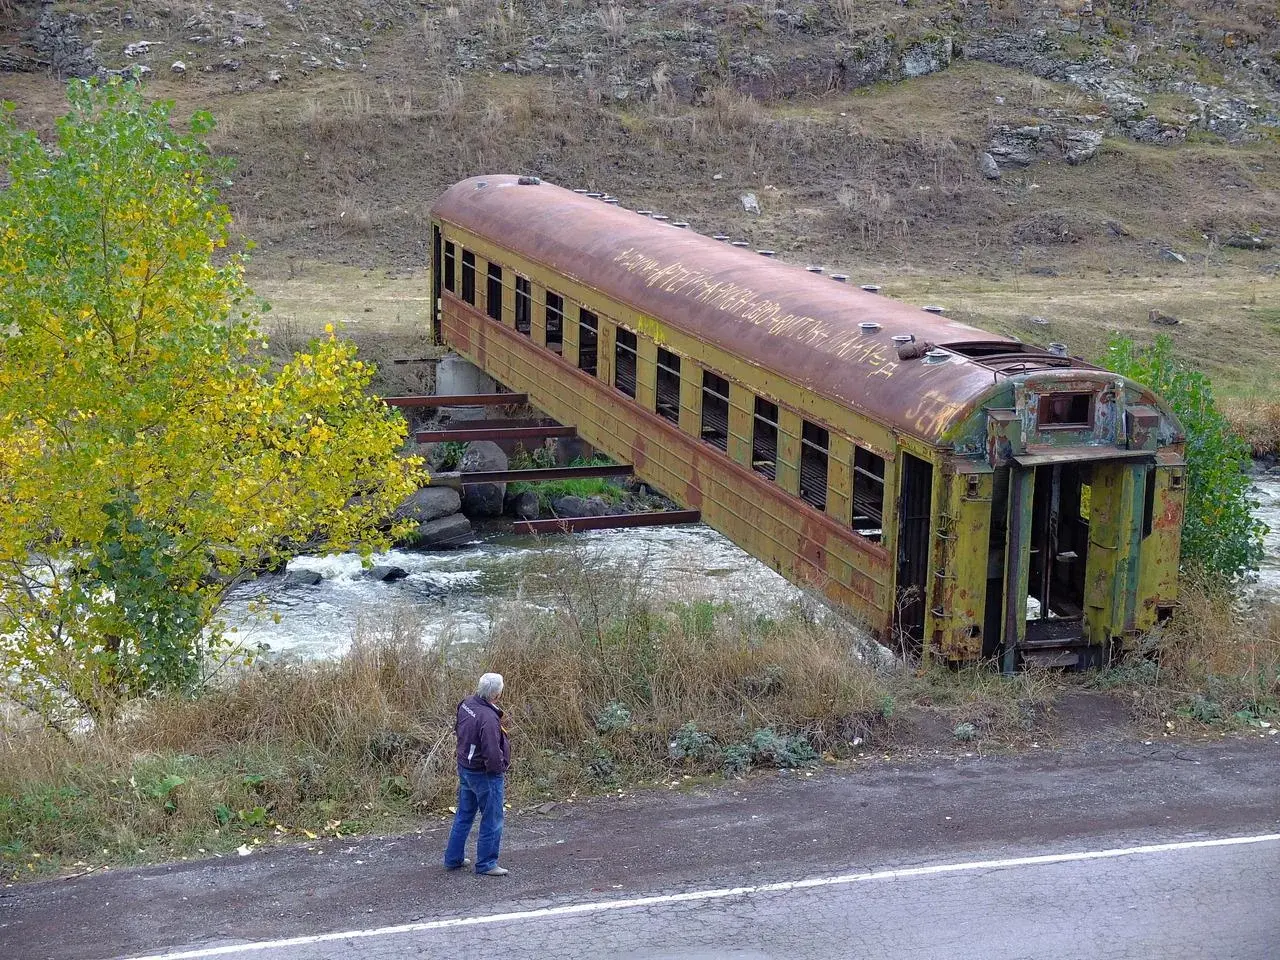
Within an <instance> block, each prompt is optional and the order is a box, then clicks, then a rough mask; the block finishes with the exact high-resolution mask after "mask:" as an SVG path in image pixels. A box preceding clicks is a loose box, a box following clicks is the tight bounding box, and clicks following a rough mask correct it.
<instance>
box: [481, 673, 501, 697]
mask: <svg viewBox="0 0 1280 960" xmlns="http://www.w3.org/2000/svg"><path fill="white" fill-rule="evenodd" d="M501 692H502V674H500V673H486V674H485V675H484V676H483V677H481V678H480V682H479V683H477V684H476V696H478V697H481V698H482V699H484V700H492V699H493V698H494V697H496V696H497V695H498V694H500V693H501Z"/></svg>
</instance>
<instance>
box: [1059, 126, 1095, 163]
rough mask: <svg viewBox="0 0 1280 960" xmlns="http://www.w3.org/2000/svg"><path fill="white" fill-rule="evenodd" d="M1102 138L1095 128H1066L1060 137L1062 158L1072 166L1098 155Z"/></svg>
mask: <svg viewBox="0 0 1280 960" xmlns="http://www.w3.org/2000/svg"><path fill="white" fill-rule="evenodd" d="M1102 139H1103V138H1102V134H1101V133H1100V132H1098V131H1097V130H1068V131H1067V133H1066V135H1065V136H1064V137H1063V138H1062V155H1063V158H1064V159H1065V160H1066V161H1067V163H1069V164H1071V165H1072V166H1075V165H1076V164H1078V163H1084V162H1085V161H1086V160H1092V159H1093V158H1094V157H1096V156H1097V155H1098V149H1099V148H1100V147H1101V146H1102Z"/></svg>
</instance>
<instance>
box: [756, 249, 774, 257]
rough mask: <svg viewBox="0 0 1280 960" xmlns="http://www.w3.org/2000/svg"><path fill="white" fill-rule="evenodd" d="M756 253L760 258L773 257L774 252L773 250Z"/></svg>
mask: <svg viewBox="0 0 1280 960" xmlns="http://www.w3.org/2000/svg"><path fill="white" fill-rule="evenodd" d="M756 253H758V254H760V256H762V257H772V256H773V251H772V250H757V251H756Z"/></svg>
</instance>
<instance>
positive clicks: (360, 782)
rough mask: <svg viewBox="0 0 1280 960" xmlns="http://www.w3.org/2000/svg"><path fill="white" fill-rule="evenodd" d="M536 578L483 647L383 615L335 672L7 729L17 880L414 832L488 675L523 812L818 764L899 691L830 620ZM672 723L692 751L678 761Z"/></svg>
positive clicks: (263, 675)
mask: <svg viewBox="0 0 1280 960" xmlns="http://www.w3.org/2000/svg"><path fill="white" fill-rule="evenodd" d="M524 576H525V580H526V583H525V587H524V589H523V591H522V592H523V593H524V595H525V596H526V597H528V598H535V599H538V600H540V601H545V600H547V599H551V600H553V601H554V602H555V604H556V609H555V612H551V611H550V610H548V608H547V606H546V605H545V603H541V602H540V603H539V604H538V605H536V606H534V607H532V608H531V607H530V606H528V605H527V604H523V603H522V604H520V605H518V606H512V607H510V608H508V609H506V610H502V611H498V613H497V615H496V617H495V621H494V624H493V628H492V634H491V636H490V638H489V639H488V640H487V641H485V642H483V643H480V644H478V645H473V646H465V647H458V648H450V647H447V646H446V647H442V648H436V649H430V650H428V649H425V648H423V646H422V645H421V644H420V642H418V640H417V639H416V638H417V637H418V636H420V629H419V628H418V627H417V625H416V624H415V623H414V622H413V621H412V619H411V618H407V617H400V618H392V619H391V620H390V621H389V622H382V623H367V624H362V625H361V627H360V629H359V630H358V631H357V637H356V642H355V643H354V644H353V646H352V647H351V649H350V651H349V652H348V653H347V654H345V655H344V656H343V657H341V658H340V659H338V660H335V661H331V662H319V663H317V662H311V663H291V662H287V661H280V662H272V663H265V664H262V665H261V666H260V667H259V668H258V669H253V670H249V671H246V672H243V673H241V674H239V675H237V676H235V677H234V678H231V679H230V680H228V681H227V682H226V683H224V684H223V685H221V686H219V687H218V688H216V689H213V690H210V691H208V692H207V693H206V694H205V695H204V696H202V697H200V698H199V699H196V700H182V699H167V700H159V701H155V702H150V703H146V704H142V705H140V706H139V708H138V710H137V712H136V714H135V715H133V716H132V717H131V718H129V719H128V720H126V721H124V722H122V723H121V725H120V726H119V727H118V728H114V729H111V730H102V731H99V732H97V733H94V734H90V735H86V736H83V737H79V738H77V739H75V740H74V741H72V742H68V741H65V740H62V739H60V738H58V737H56V736H54V735H52V734H49V733H46V732H43V731H40V730H36V729H17V728H13V729H11V731H10V734H11V735H9V736H6V738H5V739H4V742H3V744H0V858H3V862H4V863H6V864H8V865H9V866H10V867H11V869H13V870H14V871H15V872H17V873H19V874H22V873H27V872H31V873H34V872H36V871H37V870H40V871H43V870H50V869H60V868H63V867H66V866H68V865H70V864H73V863H75V862H77V861H83V862H90V861H92V862H94V863H100V862H103V861H104V860H109V861H114V862H121V861H123V862H135V861H145V860H156V859H169V858H175V857H180V856H190V855H195V854H198V853H199V852H201V851H210V850H223V849H228V848H230V847H234V846H237V845H239V844H241V843H246V842H247V843H254V842H266V841H268V840H271V839H275V838H279V837H285V836H293V837H299V836H303V835H306V834H307V833H312V834H320V833H324V832H326V831H327V832H328V833H330V834H332V833H334V832H351V831H360V830H373V829H390V828H395V827H397V826H403V825H405V824H407V823H409V822H411V820H412V819H413V818H414V817H420V816H422V815H423V814H430V813H434V812H436V811H439V810H440V809H441V808H442V807H443V806H444V805H445V804H446V803H447V802H448V799H449V797H450V795H451V793H452V791H453V789H454V777H453V773H452V767H453V753H452V751H453V741H452V728H453V713H454V707H455V705H456V703H457V701H458V700H459V699H461V698H462V697H463V696H464V695H466V693H467V692H468V691H469V689H470V687H471V684H473V683H474V680H475V677H476V676H478V675H479V673H481V672H483V671H485V670H489V669H494V670H498V671H500V672H502V673H504V674H505V675H506V677H507V682H508V683H507V702H508V704H509V706H510V714H509V726H510V727H511V731H512V739H513V747H514V751H515V753H516V755H517V756H518V757H519V761H520V762H519V764H518V765H517V766H516V767H515V768H514V770H513V775H512V784H511V796H512V797H513V798H514V800H515V801H516V802H517V803H520V802H526V801H529V800H534V801H540V800H541V799H543V798H546V797H550V796H555V797H561V796H566V795H569V794H571V793H573V792H576V791H582V790H586V791H590V790H593V789H601V788H607V787H614V786H617V785H620V784H629V783H634V782H636V781H642V780H652V779H657V778H662V777H663V776H664V775H666V774H669V773H670V772H671V771H672V770H673V769H678V770H681V771H685V770H695V771H697V770H702V771H713V770H718V769H720V767H721V765H722V763H724V762H725V761H724V759H723V758H724V756H725V755H726V750H727V748H729V747H732V746H734V745H735V744H737V745H740V746H742V745H745V744H748V743H750V742H752V738H753V737H756V736H757V735H759V736H762V737H764V739H765V740H767V741H769V742H770V743H773V744H774V745H775V746H777V745H778V744H782V745H783V746H784V747H786V748H787V749H791V748H793V747H795V748H796V749H799V747H797V746H796V745H797V744H802V745H803V750H801V751H800V752H799V753H797V754H796V756H797V757H799V758H800V760H801V761H803V760H804V758H806V757H812V758H813V759H815V760H816V756H817V754H816V753H813V752H812V751H819V752H821V751H834V752H837V753H839V752H841V750H842V745H843V744H847V743H848V741H849V740H850V739H851V738H852V737H854V736H866V735H867V733H868V731H869V730H870V729H871V728H872V727H873V726H875V725H876V723H877V722H878V721H879V718H880V717H881V716H882V708H881V703H882V701H883V700H884V697H885V696H886V693H885V682H886V680H885V678H882V677H881V676H879V675H878V674H877V673H876V672H875V671H873V670H871V669H870V668H869V667H866V666H864V665H863V664H862V663H861V662H860V661H859V660H858V659H857V657H856V656H855V654H854V637H853V635H852V634H851V633H850V631H849V630H847V629H845V628H843V627H841V626H839V625H834V624H833V625H825V626H824V625H820V624H818V623H816V622H815V621H813V620H812V619H809V618H806V617H804V616H803V615H801V614H799V613H796V612H792V613H788V614H786V615H783V616H781V617H779V618H778V619H776V620H773V619H763V618H760V617H757V616H754V615H749V614H738V613H734V612H732V611H728V610H725V609H722V608H717V607H714V606H712V605H710V604H679V603H668V604H660V603H656V602H654V601H653V600H651V599H649V598H647V596H646V594H645V592H644V590H643V589H642V583H643V577H642V576H639V575H637V572H636V571H635V570H634V569H626V568H614V567H610V566H609V565H607V564H603V563H602V562H600V561H599V560H598V559H596V558H591V557H586V556H583V557H579V558H577V559H576V560H574V559H571V560H570V562H569V563H568V565H567V566H563V567H559V566H558V567H556V568H555V569H554V570H551V569H548V568H546V567H535V568H531V569H529V570H526V571H525V574H524ZM688 725H692V726H688ZM681 728H684V730H685V739H686V740H689V738H692V741H690V742H694V743H696V744H697V749H696V750H695V751H692V752H691V755H690V756H689V757H687V758H685V759H682V760H678V761H677V760H672V759H671V757H670V756H669V746H668V745H669V743H670V741H671V740H672V738H673V737H677V734H678V733H679V732H680V730H681ZM760 731H765V733H764V734H760ZM795 737H801V738H803V740H802V741H798V740H794V739H788V738H795ZM778 756H781V754H779V755H776V756H775V755H774V754H768V757H770V758H772V760H767V759H765V755H762V754H759V753H758V752H757V753H752V752H751V751H750V750H747V751H746V752H745V753H742V752H741V751H740V756H739V760H738V761H737V762H738V763H739V764H745V763H749V762H751V760H752V758H754V760H755V762H758V763H764V762H780V761H778ZM798 762H799V761H798ZM104 850H105V851H107V852H106V853H105V854H104V853H103V851H104ZM28 865H30V867H29V868H28Z"/></svg>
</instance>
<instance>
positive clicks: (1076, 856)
mask: <svg viewBox="0 0 1280 960" xmlns="http://www.w3.org/2000/svg"><path fill="white" fill-rule="evenodd" d="M1277 842H1280V833H1267V834H1260V835H1257V836H1250V837H1225V838H1222V839H1218V840H1184V841H1180V842H1178V843H1156V844H1150V845H1148V846H1142V847H1117V848H1114V849H1111V850H1088V851H1082V852H1079V853H1049V854H1042V855H1040V856H1034V857H1012V858H1009V859H1005V860H973V861H970V862H968V863H943V864H935V865H933V866H929V867H905V868H902V869H899V870H875V871H871V872H868V873H849V874H844V875H842V876H836V877H815V878H813V879H809V880H788V881H785V882H782V883H763V884H759V885H757V886H751V887H724V888H721V889H717V890H693V891H690V892H688V893H673V894H666V895H663V896H655V897H639V898H636V899H633V900H602V901H597V902H595V903H574V904H567V905H565V906H562V907H544V908H542V909H539V910H519V911H515V912H513V913H495V914H490V915H488V916H483V917H454V918H453V919H449V920H429V921H425V922H422V923H402V924H399V925H398V926H394V927H376V928H373V929H369V930H344V931H342V932H341V933H320V934H314V935H312V936H305V937H288V938H286V939H284V940H262V941H257V942H254V943H241V944H229V945H227V946H223V947H206V948H203V949H199V950H180V951H177V952H174V953H156V954H150V955H148V956H144V957H131V958H128V960H200V958H203V957H228V956H235V955H237V954H245V953H258V952H262V951H265V950H280V949H283V948H285V947H305V946H308V945H310V944H315V943H329V942H332V941H334V940H356V939H363V938H367V937H390V936H396V935H397V934H404V933H423V932H425V931H429V930H447V929H450V928H453V927H475V926H482V925H487V924H495V923H514V922H517V921H521V920H550V919H554V918H556V917H573V916H579V915H582V914H593V913H609V912H615V911H619V910H635V909H639V908H641V907H655V906H664V905H666V904H670V903H698V902H702V901H707V900H724V899H727V898H729V897H745V896H753V895H756V894H761V893H786V892H788V891H791V890H811V889H814V888H818V887H838V886H846V885H848V884H852V883H866V882H869V881H874V880H911V879H918V878H921V877H936V876H939V875H940V874H948V873H966V872H970V871H974V870H1001V869H1007V868H1009V867H1038V866H1048V865H1051V864H1057V863H1078V862H1080V861H1083V860H1112V859H1115V858H1117V857H1133V856H1141V855H1144V854H1159V853H1176V852H1178V851H1181V850H1203V849H1206V848H1208V847H1238V846H1244V845H1246V844H1254V843H1277Z"/></svg>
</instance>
